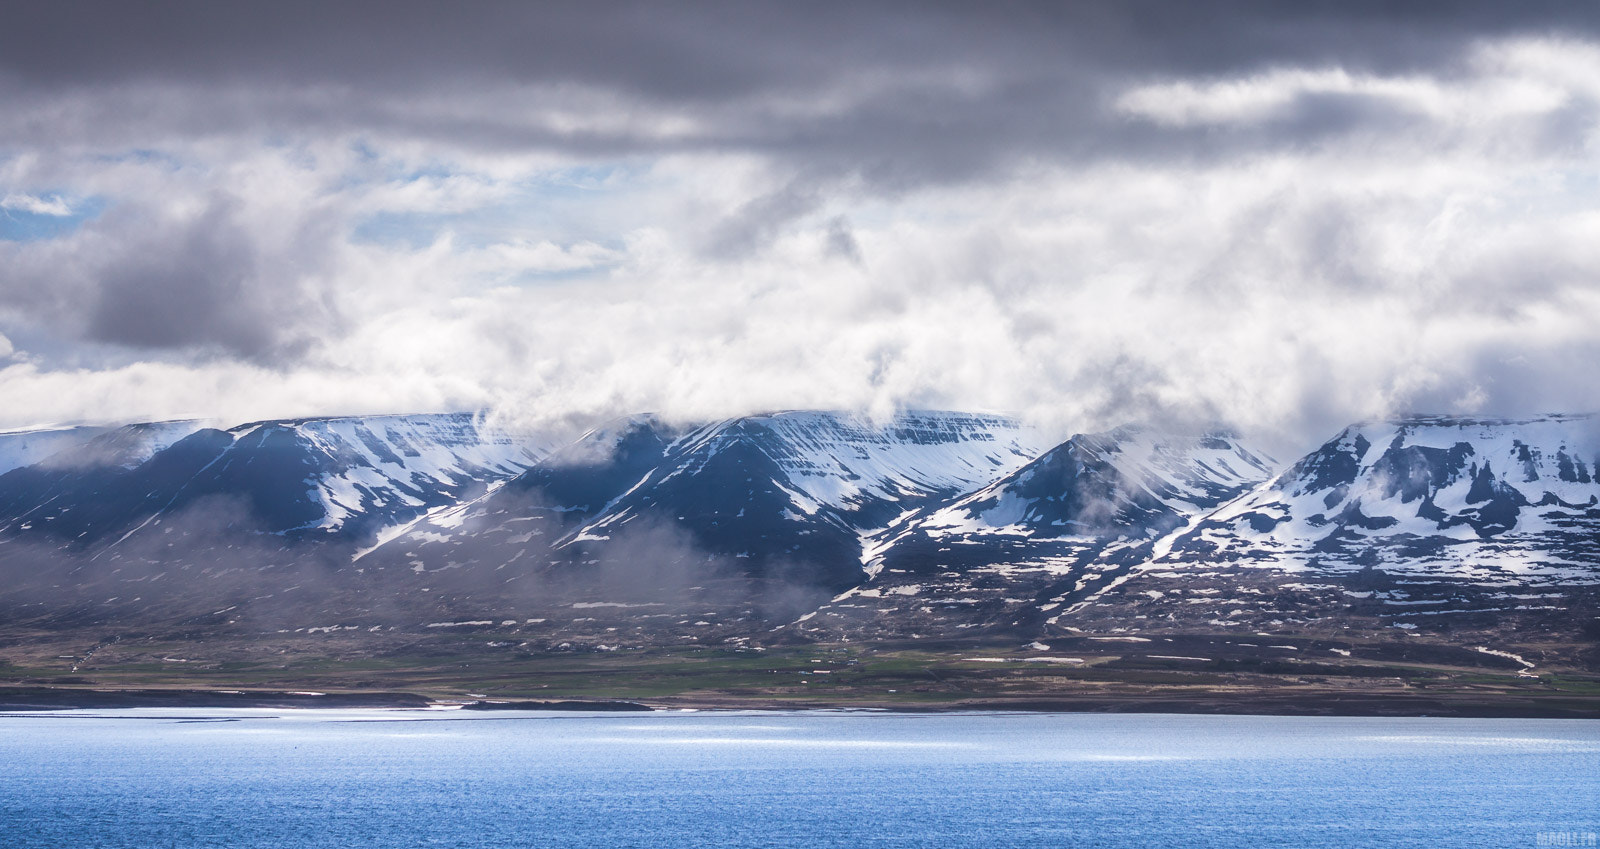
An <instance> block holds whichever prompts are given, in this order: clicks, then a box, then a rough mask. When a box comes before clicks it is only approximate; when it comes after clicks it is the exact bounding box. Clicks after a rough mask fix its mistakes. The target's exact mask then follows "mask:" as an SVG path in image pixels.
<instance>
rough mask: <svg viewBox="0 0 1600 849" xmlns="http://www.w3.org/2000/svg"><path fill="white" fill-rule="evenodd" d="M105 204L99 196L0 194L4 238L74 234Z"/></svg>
mask: <svg viewBox="0 0 1600 849" xmlns="http://www.w3.org/2000/svg"><path fill="white" fill-rule="evenodd" d="M105 207H106V203H105V200H104V199H103V198H99V197H87V198H69V197H66V196H63V195H60V194H53V193H45V194H25V193H20V192H18V193H10V194H4V195H0V240H4V241H8V242H38V241H43V240H46V239H58V238H61V237H62V236H67V235H71V234H72V233H74V232H76V231H77V229H78V228H79V227H82V226H83V225H84V222H86V221H89V220H91V219H93V218H94V217H95V216H97V215H99V214H100V213H101V212H102V211H104V210H105Z"/></svg>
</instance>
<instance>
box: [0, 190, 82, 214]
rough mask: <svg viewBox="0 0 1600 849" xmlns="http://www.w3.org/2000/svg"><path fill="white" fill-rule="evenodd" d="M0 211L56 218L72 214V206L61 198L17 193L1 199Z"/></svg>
mask: <svg viewBox="0 0 1600 849" xmlns="http://www.w3.org/2000/svg"><path fill="white" fill-rule="evenodd" d="M0 209H12V210H16V211H17V212H26V213H29V214H32V215H51V216H56V217H64V216H68V215H71V214H72V206H71V205H70V204H68V203H67V202H66V201H65V200H63V199H62V198H60V197H52V198H46V197H40V196H39V195H29V194H20V193H15V192H14V193H12V194H8V195H6V196H5V197H4V198H0Z"/></svg>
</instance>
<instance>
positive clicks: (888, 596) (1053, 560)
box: [799, 426, 1272, 632]
mask: <svg viewBox="0 0 1600 849" xmlns="http://www.w3.org/2000/svg"><path fill="white" fill-rule="evenodd" d="M1271 462H1272V461H1271V460H1270V459H1269V458H1267V457H1265V456H1264V455H1262V454H1260V453H1258V452H1254V451H1252V450H1251V449H1249V448H1247V447H1246V446H1245V445H1243V444H1242V443H1241V442H1240V440H1239V439H1238V438H1237V437H1236V436H1234V435H1233V434H1231V433H1228V432H1225V431H1216V432H1212V433H1203V434H1199V435H1183V434H1167V433H1161V432H1158V431H1155V430H1152V429H1149V428H1144V427H1139V426H1125V427H1121V428H1117V429H1115V430H1112V431H1109V432H1106V433H1101V434H1080V435H1078V436H1074V437H1072V438H1071V439H1069V440H1067V441H1066V442H1064V443H1062V444H1061V445H1058V446H1056V447H1055V448H1052V449H1051V450H1049V451H1047V452H1045V453H1044V454H1042V455H1041V456H1039V457H1038V458H1037V459H1035V460H1033V461H1032V462H1030V463H1028V464H1027V465H1025V466H1023V467H1021V468H1019V469H1018V470H1016V471H1014V472H1012V473H1011V474H1009V475H1006V476H1004V477H1001V478H1000V479H998V480H996V481H994V482H993V483H990V484H988V485H987V486H984V487H982V488H979V489H977V490H976V491H973V492H971V493H968V494H966V495H963V496H960V497H958V498H955V499H954V500H951V501H949V502H947V503H944V504H940V505H935V506H932V507H929V508H927V509H925V510H923V511H920V512H918V513H915V514H912V515H909V516H906V517H903V518H902V519H901V520H899V521H897V522H895V523H894V524H893V525H891V526H890V527H889V528H887V529H886V530H884V531H882V532H880V533H878V534H876V535H874V537H873V538H872V539H871V540H870V541H869V543H868V547H867V567H868V570H869V572H870V573H871V574H872V575H873V576H874V578H873V580H872V581H871V582H869V583H867V584H865V585H864V586H862V587H860V588H857V589H855V590H852V591H850V592H847V593H845V594H844V595H843V596H841V597H840V598H838V599H835V601H834V602H833V603H832V604H830V605H829V606H828V607H826V608H824V609H823V610H821V611H819V612H818V615H817V616H815V617H813V618H812V619H810V620H809V621H808V622H806V623H802V624H801V625H800V626H799V628H800V630H802V631H813V632H816V631H822V630H825V629H830V628H834V627H839V626H840V625H841V624H842V625H843V626H844V627H846V628H851V627H858V626H861V625H864V624H865V623H863V622H862V621H861V620H862V619H863V618H865V619H869V620H874V621H875V622H876V623H878V625H877V626H875V627H881V626H884V625H889V624H890V623H891V622H893V623H894V624H895V625H896V626H898V625H902V624H903V625H904V626H905V627H906V628H910V629H913V630H915V629H920V630H924V631H927V630H931V629H934V628H935V624H934V622H933V621H931V620H930V617H929V616H926V615H924V616H900V617H887V618H886V617H884V616H883V614H884V613H886V612H887V613H896V612H899V613H904V612H906V610H907V608H908V607H909V608H912V609H915V608H917V607H918V605H922V606H924V607H927V605H928V604H931V605H932V606H931V607H927V609H925V610H922V612H923V613H925V614H933V613H935V612H940V611H942V612H943V613H944V614H947V615H949V616H952V617H955V618H960V619H963V620H965V621H963V622H962V623H960V625H959V626H958V627H963V628H971V627H980V626H983V627H990V626H1006V627H1009V626H1023V627H1026V626H1028V625H1029V622H1031V621H1032V620H1035V619H1037V617H1038V616H1039V614H1040V612H1041V611H1049V610H1053V609H1055V608H1058V607H1060V606H1061V605H1062V604H1063V603H1065V602H1068V601H1069V600H1071V599H1072V598H1075V597H1078V596H1082V595H1084V594H1087V593H1088V592H1091V591H1092V590H1093V589H1095V588H1097V587H1100V586H1103V585H1104V584H1105V583H1106V582H1107V581H1109V580H1111V579H1113V578H1114V577H1115V576H1116V575H1118V574H1121V573H1122V572H1124V571H1126V570H1127V569H1128V568H1130V567H1131V566H1132V565H1134V564H1137V563H1140V562H1143V561H1144V560H1145V559H1146V558H1148V557H1149V556H1150V554H1151V552H1152V551H1153V550H1154V547H1155V545H1156V543H1157V541H1158V540H1160V539H1162V538H1163V537H1165V536H1166V535H1168V534H1171V533H1172V532H1174V531H1175V530H1177V529H1179V528H1182V527H1184V526H1186V525H1188V524H1189V523H1190V522H1191V521H1193V520H1195V519H1196V518H1198V517H1199V516H1202V515H1204V514H1205V513H1207V512H1209V511H1211V510H1213V509H1215V508H1216V507H1218V506H1219V505H1221V504H1223V503H1225V502H1227V501H1228V500H1230V499H1232V498H1234V497H1236V496H1238V495H1240V494H1241V493H1243V492H1246V491H1248V490H1249V489H1250V488H1252V487H1254V486H1256V485H1258V484H1260V483H1261V482H1263V481H1265V480H1266V479H1267V478H1268V477H1269V476H1270V475H1271V472H1272V465H1271ZM914 602H915V604H914ZM886 607H892V609H886ZM933 618H934V619H937V618H938V617H933Z"/></svg>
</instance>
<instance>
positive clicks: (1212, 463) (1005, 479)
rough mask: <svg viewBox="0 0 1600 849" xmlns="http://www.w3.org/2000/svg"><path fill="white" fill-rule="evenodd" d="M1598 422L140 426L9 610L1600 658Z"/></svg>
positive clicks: (603, 638)
mask: <svg viewBox="0 0 1600 849" xmlns="http://www.w3.org/2000/svg"><path fill="white" fill-rule="evenodd" d="M1596 425H1597V420H1596V419H1594V418H1592V417H1583V416H1546V417H1540V418H1530V419H1519V420H1484V419H1447V418H1439V417H1420V416H1419V417H1410V418H1405V419H1398V420H1395V421H1389V422H1370V423H1363V424H1359V425H1355V426H1352V427H1350V428H1348V429H1346V430H1345V431H1344V432H1342V433H1340V434H1338V435H1337V436H1336V437H1335V438H1333V439H1331V440H1329V441H1328V442H1327V443H1326V444H1324V445H1322V446H1321V447H1320V448H1318V449H1317V450H1315V451H1313V452H1311V453H1310V454H1308V455H1307V456H1305V457H1304V458H1302V459H1301V460H1299V461H1298V462H1296V463H1295V464H1293V465H1292V466H1290V467H1289V468H1287V469H1285V470H1283V471H1281V472H1279V471H1278V469H1279V468H1280V467H1278V466H1277V465H1276V464H1275V463H1274V462H1273V461H1272V460H1271V459H1270V458H1268V457H1266V456H1265V455H1264V454H1262V453H1261V452H1260V451H1258V450H1255V449H1253V448H1251V447H1250V446H1249V445H1248V443H1246V442H1245V441H1244V440H1242V439H1241V438H1240V437H1238V436H1236V435H1234V434H1231V433H1228V432H1226V431H1214V432H1203V433H1192V434H1171V433H1161V432H1159V431H1156V430H1153V429H1148V428H1141V427H1123V428H1118V429H1116V430H1113V431H1109V432H1106V433H1100V434H1081V435H1078V436H1074V437H1072V438H1071V439H1069V440H1067V441H1066V442H1064V443H1061V444H1059V445H1056V446H1054V447H1051V446H1049V445H1048V444H1045V443H1044V442H1043V441H1042V440H1041V438H1040V437H1039V435H1038V434H1037V433H1036V432H1034V431H1032V430H1030V429H1028V428H1026V427H1023V426H1022V425H1020V424H1019V423H1018V422H1016V421H1014V420H1011V419H1008V418H1005V417H1002V416H989V415H973V414H964V413H948V412H911V413H904V414H901V415H899V416H897V417H895V418H893V419H891V420H889V421H884V422H873V421H867V420H864V419H861V418H858V417H856V416H852V415H847V414H841V413H826V412H784V413H775V414H771V415H764V416H751V417H744V418H736V419H728V420H724V421H718V422H713V423H708V424H701V425H694V426H684V425H675V424H672V423H668V422H665V421H663V420H661V419H660V418H658V417H654V416H634V417H629V418H626V419H621V420H618V421H615V422H612V423H610V424H608V425H606V426H604V427H601V428H597V429H596V430H594V431H592V432H590V433H588V434H586V435H584V436H583V437H582V438H580V439H578V440H577V441H575V442H572V443H570V444H566V445H562V446H552V445H548V444H546V443H544V442H542V441H540V440H537V439H529V438H524V437H513V436H510V435H507V434H504V433H498V432H495V431H492V430H490V429H487V428H485V427H484V426H483V425H482V423H481V422H479V421H478V420H477V419H476V418H474V417H473V416H470V415H442V416H388V417H368V418H349V419H315V420H299V421H280V422H262V423H254V424H249V425H242V426H239V427H234V428H229V429H226V430H221V429H213V428H204V427H200V426H199V425H198V424H186V423H168V424H163V425H159V426H156V425H139V426H130V427H127V428H120V429H108V430H103V431H100V432H96V433H94V434H87V435H86V434H77V435H74V436H72V437H71V439H70V440H69V441H70V442H71V445H72V447H71V448H70V450H63V451H60V452H58V453H57V454H55V455H53V456H51V457H48V458H45V459H43V460H39V461H36V462H33V463H31V464H29V465H25V466H21V467H19V468H16V469H13V470H11V471H9V472H7V473H5V474H3V475H0V570H4V572H5V577H6V580H5V582H4V585H3V587H4V588H3V589H0V609H4V610H6V611H9V612H8V613H7V614H6V616H7V617H9V621H11V622H13V623H18V622H25V623H30V624H29V625H28V627H34V628H71V627H79V626H81V625H82V623H84V622H100V623H107V627H110V623H117V622H128V621H135V620H137V621H140V622H143V623H146V624H149V623H151V622H157V621H164V622H186V623H190V624H188V625H185V626H184V627H186V628H189V627H200V626H199V625H195V624H194V623H211V624H210V625H207V626H206V627H215V628H221V629H226V628H267V629H268V630H266V631H263V632H262V633H272V634H284V635H295V634H299V635H302V636H303V637H304V638H306V639H309V638H310V637H311V635H313V634H324V633H334V632H339V631H344V630H351V629H357V630H359V631H360V632H361V633H380V632H382V633H388V632H390V631H395V630H396V629H398V631H399V632H400V633H413V634H416V635H418V638H419V639H428V640H435V641H437V640H446V638H449V639H451V640H457V641H459V640H461V639H467V638H469V637H470V638H472V639H478V640H479V643H481V644H483V645H491V646H493V645H503V646H514V647H518V650H533V649H536V648H543V649H550V648H584V647H588V648H621V647H628V646H660V645H690V644H692V645H729V646H744V645H752V644H760V643H763V642H767V643H773V644H776V643H781V642H785V641H802V642H811V641H821V642H829V643H832V642H862V641H867V642H877V643H896V644H900V643H908V642H918V641H921V642H923V643H926V644H933V643H942V644H953V645H967V644H996V643H998V644H1003V645H1012V646H1028V645H1034V644H1038V645H1047V644H1049V645H1058V646H1059V645H1064V644H1071V641H1075V640H1086V639H1104V640H1125V641H1128V644H1129V645H1130V646H1134V645H1135V644H1136V641H1149V640H1164V641H1168V642H1171V641H1174V640H1178V641H1180V642H1181V641H1183V640H1201V641H1202V642H1204V641H1210V642H1208V643H1206V644H1207V645H1211V644H1212V643H1216V641H1218V640H1222V641H1223V642H1225V643H1227V645H1228V646H1234V644H1235V643H1237V644H1238V647H1235V648H1229V649H1227V651H1238V652H1246V653H1248V652H1249V651H1254V649H1250V648H1249V646H1251V645H1255V644H1254V643H1250V642H1249V641H1248V640H1246V641H1243V642H1241V641H1239V640H1237V639H1235V636H1236V635H1251V634H1270V635H1279V636H1281V637H1282V639H1280V640H1277V641H1276V642H1274V643H1273V645H1275V646H1277V647H1278V650H1286V649H1283V648H1282V647H1283V646H1285V645H1293V644H1295V643H1294V640H1297V639H1299V640H1314V641H1320V642H1317V644H1318V645H1322V644H1324V643H1326V644H1327V645H1331V646H1340V645H1343V643H1339V642H1337V641H1338V640H1346V641H1348V640H1351V639H1356V638H1359V639H1364V640H1370V641H1379V642H1383V643H1384V644H1385V645H1388V644H1389V642H1390V641H1394V640H1399V641H1401V642H1400V643H1397V644H1396V645H1400V644H1408V643H1406V641H1414V642H1415V643H1416V644H1418V645H1421V644H1423V643H1427V644H1429V645H1436V646H1454V647H1455V648H1456V649H1457V650H1459V651H1465V652H1468V653H1478V650H1479V649H1480V648H1481V649H1484V650H1485V651H1487V652H1491V653H1493V652H1499V653H1500V654H1497V655H1494V656H1495V657H1496V658H1501V659H1500V660H1498V661H1496V662H1503V663H1513V662H1514V663H1523V662H1527V663H1534V662H1536V661H1534V660H1526V661H1524V660H1516V661H1512V660H1510V659H1509V658H1510V657H1511V656H1512V655H1516V656H1517V657H1518V658H1521V657H1523V656H1524V655H1523V653H1521V652H1520V650H1511V649H1508V648H1507V647H1508V646H1518V645H1534V644H1537V645H1542V646H1554V647H1556V648H1550V649H1539V651H1564V650H1565V649H1561V648H1560V647H1562V646H1567V647H1569V648H1571V650H1572V651H1573V652H1578V654H1582V652H1583V651H1588V649H1584V648H1583V646H1588V645H1590V643H1593V642H1594V640H1595V639H1597V638H1600V627H1597V626H1596V624H1595V623H1594V622H1592V620H1593V618H1594V616H1595V615H1596V612H1597V611H1596V609H1595V608H1596V600H1597V596H1596V588H1597V587H1600V478H1597V475H1596V466H1597V464H1600V428H1597V427H1596ZM8 436H10V435H8ZM49 438H50V439H65V438H67V437H61V436H59V435H58V436H53V437H49ZM3 444H4V440H3V439H0V445H3ZM17 444H19V445H20V444H21V443H17ZM29 450H35V449H29ZM13 453H14V454H15V455H16V456H18V457H23V459H31V457H24V456H23V455H24V453H25V452H22V451H21V449H18V451H16V452H13ZM1275 474H1276V476H1274V475H1275ZM175 579H182V580H175ZM163 581H164V582H165V583H162V582H163ZM158 588H166V589H160V591H157V589H158ZM63 599H70V600H71V603H70V604H68V603H66V602H64V601H62V600H63ZM156 599H159V601H155V600H156ZM208 617H209V618H208ZM252 623H254V624H252ZM266 623H270V625H271V627H270V628H268V625H267V624H266ZM329 629H333V630H332V631H330V630H329ZM1590 631H1595V632H1596V633H1595V634H1594V635H1593V636H1587V635H1588V634H1589V633H1590ZM1087 635H1095V636H1087ZM289 638H290V637H284V639H289ZM480 638H481V639H480ZM346 639H347V640H353V639H354V637H346ZM374 639H375V638H374ZM1586 640H1587V641H1588V642H1585V641H1586ZM452 644H453V643H452ZM1217 645H1221V644H1220V643H1218V644H1217ZM1263 645H1265V644H1263ZM1239 647H1244V648H1239ZM1341 650H1342V649H1341ZM1194 651H1195V653H1196V654H1195V656H1197V657H1207V658H1212V659H1215V656H1217V655H1218V653H1219V652H1222V651H1223V649H1222V648H1215V647H1213V648H1210V649H1205V650H1203V651H1202V650H1200V649H1195V650H1194ZM1168 654H1172V655H1173V656H1174V657H1176V656H1177V654H1181V652H1178V653H1177V654H1174V653H1173V652H1168ZM1486 656H1487V655H1486ZM1529 656H1530V657H1531V656H1532V655H1529ZM1574 656H1577V655H1574ZM1230 657H1231V655H1230ZM1161 662H1162V663H1167V662H1174V663H1176V662H1180V661H1176V660H1173V661H1168V660H1163V661H1161ZM1182 662H1189V661H1182ZM1230 662H1231V661H1230Z"/></svg>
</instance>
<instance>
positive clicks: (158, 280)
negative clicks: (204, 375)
mask: <svg viewBox="0 0 1600 849" xmlns="http://www.w3.org/2000/svg"><path fill="white" fill-rule="evenodd" d="M241 211H242V203H241V201H240V200H239V198H237V197H235V196H233V195H230V194H227V193H225V192H213V193H212V194H211V195H210V196H209V197H206V198H203V199H202V203H201V204H200V205H199V206H198V207H197V208H196V209H195V210H193V211H192V212H189V213H187V214H182V215H172V214H163V212H162V211H161V210H160V209H159V208H158V207H156V206H152V205H149V204H143V203H139V202H136V201H131V202H127V203H124V204H122V205H119V206H117V207H114V208H113V209H112V210H110V211H109V212H107V213H106V214H105V215H104V216H103V217H101V218H99V219H98V220H96V221H94V222H92V223H90V224H88V225H86V226H85V228H84V230H83V231H82V232H81V233H79V234H77V236H76V237H75V238H74V239H72V240H69V241H64V242H62V243H60V244H57V245H47V246H45V248H44V249H42V250H40V249H35V250H28V248H29V247H30V246H27V245H22V246H18V245H7V244H5V243H0V260H4V261H5V263H4V267H3V268H0V297H3V298H4V302H5V303H7V305H9V306H12V307H21V308H23V309H25V310H27V311H28V312H29V313H31V314H33V315H34V316H36V317H37V318H38V319H39V320H40V321H41V322H42V323H45V324H48V325H53V326H55V327H56V328H57V329H58V331H60V332H62V333H64V334H68V335H71V336H74V337H76V338H77V339H79V340H81V341H84V342H91V343H109V344H113V345H122V346H126V347H128V348H133V349H189V350H196V351H202V352H207V351H209V352H217V353H222V354H225V355H228V356H232V357H237V358H241V359H246V360H251V361H255V362H261V363H271V362H274V361H279V360H281V359H283V358H285V357H291V356H293V355H295V354H297V353H299V352H301V351H303V349H304V348H305V347H306V346H307V345H309V344H310V339H311V335H312V332H313V331H314V330H326V329H328V327H329V326H330V325H331V323H332V322H333V320H334V316H333V315H332V313H331V312H330V311H329V310H328V309H327V308H326V307H325V306H324V305H323V303H322V302H321V300H320V299H319V298H318V295H317V293H316V292H315V291H313V290H312V289H311V288H309V287H308V284H307V281H304V280H298V279H296V275H295V271H296V269H294V268H286V267H284V266H285V265H286V264H289V263H290V262H291V260H289V259H286V258H285V257H283V256H272V255H269V256H263V255H262V251H261V250H260V248H259V245H258V242H257V240H256V237H255V235H254V233H252V225H251V223H250V222H249V221H247V220H244V219H243V218H242V216H241ZM312 218H313V220H312V222H308V224H307V225H306V226H304V227H302V228H301V233H300V234H299V238H296V239H295V246H296V248H297V253H296V254H295V255H294V257H293V258H292V262H298V263H315V262H316V261H317V257H318V255H319V254H325V253H326V252H327V251H328V250H329V249H330V241H329V240H330V238H331V237H332V236H333V235H335V234H334V233H331V232H328V231H327V230H326V229H324V230H321V231H319V229H318V228H317V226H316V224H317V223H320V222H316V220H315V216H313V217H312Z"/></svg>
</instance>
